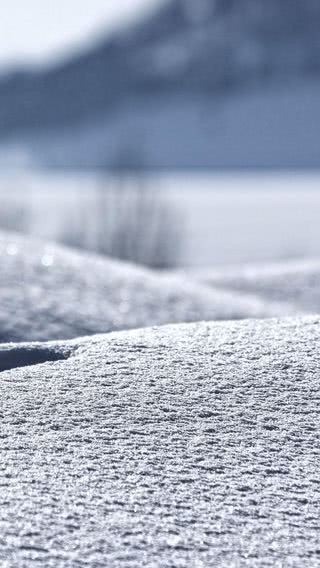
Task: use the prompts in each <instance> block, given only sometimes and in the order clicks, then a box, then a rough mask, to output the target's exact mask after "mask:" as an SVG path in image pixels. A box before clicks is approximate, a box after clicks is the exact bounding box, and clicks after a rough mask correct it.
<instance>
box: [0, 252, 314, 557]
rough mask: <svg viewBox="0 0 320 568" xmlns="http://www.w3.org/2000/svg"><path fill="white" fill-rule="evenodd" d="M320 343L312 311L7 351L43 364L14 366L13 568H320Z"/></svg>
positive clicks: (8, 535)
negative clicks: (306, 315)
mask: <svg viewBox="0 0 320 568" xmlns="http://www.w3.org/2000/svg"><path fill="white" fill-rule="evenodd" d="M68 258H69V257H68ZM70 259H71V257H70ZM319 342H320V320H319V317H309V318H302V319H288V320H282V321H276V320H264V321H262V320H261V321H258V320H251V321H245V322H225V323H215V324H214V323H210V324H208V323H202V324H189V325H176V326H170V327H163V328H156V329H147V330H138V331H129V332H128V331H126V332H121V333H113V334H109V335H107V336H97V337H93V338H91V339H89V338H85V339H83V340H79V341H77V340H75V341H72V342H66V343H63V342H60V343H58V344H57V343H55V344H36V345H29V344H25V345H11V346H4V347H2V348H1V351H0V364H1V362H3V360H4V357H6V358H7V367H9V366H10V365H9V364H8V363H10V361H9V358H10V352H11V354H12V360H11V363H12V364H13V365H14V364H15V363H16V362H17V360H18V359H17V354H18V351H19V352H20V355H19V357H22V359H23V358H24V360H25V365H29V364H32V363H37V359H38V362H39V363H41V364H39V365H35V366H25V367H23V368H20V369H11V370H8V371H5V372H3V373H1V379H0V400H1V403H2V404H1V434H0V436H1V446H0V453H1V468H0V487H1V489H0V498H1V510H0V543H1V544H0V563H1V565H3V566H7V567H14V566H19V567H20V566H21V567H24V566H25V567H27V566H28V568H29V567H33V566H38V567H40V568H42V567H43V568H44V567H49V566H52V567H53V566H54V567H55V568H62V567H63V568H65V567H67V566H78V567H79V568H81V567H85V566H90V567H98V566H99V567H100V566H101V567H104V566H108V567H110V568H118V567H121V568H137V567H138V566H153V567H159V568H160V567H161V568H169V567H173V566H175V567H178V566H179V567H182V566H190V567H191V566H197V567H198V566H199V567H200V566H201V567H209V566H210V567H211V566H219V567H221V568H224V567H225V568H227V567H228V568H236V567H237V568H238V567H240V566H241V567H242V566H243V567H245V566H251V567H252V568H253V567H254V568H256V567H261V568H262V567H264V568H265V567H275V566H279V567H280V566H288V567H289V566H290V567H298V566H299V567H300V566H308V567H310V568H316V567H317V566H319V530H318V524H319V523H318V519H319V487H320V474H319V459H320V452H319V440H318V432H319V426H320V424H319V376H318V375H319V349H318V345H319ZM45 352H47V360H48V362H47V363H46V362H44V357H43V354H44V353H45ZM30 354H31V355H32V356H31V355H30ZM66 357H68V358H66ZM53 358H55V359H59V358H61V359H62V360H56V361H53V360H52V359H53ZM28 361H29V362H28Z"/></svg>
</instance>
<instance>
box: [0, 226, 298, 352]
mask: <svg viewBox="0 0 320 568" xmlns="http://www.w3.org/2000/svg"><path fill="white" fill-rule="evenodd" d="M0 261H1V272H0V303H1V304H0V305H1V310H0V342H1V341H2V342H8V341H32V340H41V341H44V340H51V339H66V338H73V337H77V336H81V335H90V334H94V333H103V332H108V331H111V330H121V329H128V328H137V327H145V326H151V325H158V324H165V323H175V322H189V321H200V320H217V319H240V318H248V317H266V316H272V315H281V314H286V313H288V311H289V312H290V310H289V309H288V308H287V307H285V308H284V307H283V306H282V305H281V304H278V303H276V302H275V303H273V302H268V301H267V302H266V301H264V300H260V299H257V298H256V297H255V296H254V295H253V294H239V293H237V292H224V291H223V290H220V289H217V290H216V289H214V288H212V287H210V286H204V285H201V284H199V283H196V282H194V283H193V282H192V281H191V282H188V281H187V279H186V278H185V277H179V276H161V275H160V274H158V273H155V272H152V271H149V270H146V269H142V268H138V267H136V266H134V265H130V264H125V263H121V262H118V261H115V260H110V259H106V258H102V257H98V256H94V255H90V254H86V253H81V252H76V251H74V250H69V249H67V248H64V247H59V246H56V245H51V244H48V243H45V242H41V241H37V240H33V239H28V238H26V237H21V236H20V237H19V236H17V235H15V234H10V233H0Z"/></svg>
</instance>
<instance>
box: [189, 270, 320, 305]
mask: <svg viewBox="0 0 320 568" xmlns="http://www.w3.org/2000/svg"><path fill="white" fill-rule="evenodd" d="M190 276H191V273H189V277H190ZM192 276H193V277H194V278H195V279H196V280H198V281H200V282H202V283H205V284H207V285H212V286H214V287H215V288H217V287H221V288H223V289H224V290H229V291H232V290H233V291H236V292H238V293H241V292H244V293H250V294H255V295H256V296H258V297H259V298H261V300H263V299H264V300H267V301H268V300H269V301H270V300H271V301H274V302H284V303H285V304H287V305H288V304H289V305H291V309H293V310H295V311H296V312H297V313H298V312H299V311H300V312H305V313H320V260H318V259H305V260H300V261H297V260H296V261H295V260H290V261H282V262H274V263H264V264H248V265H245V266H240V267H228V268H224V269H223V270H221V269H220V270H214V269H204V270H198V271H194V272H192Z"/></svg>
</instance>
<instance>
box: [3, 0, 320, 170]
mask: <svg viewBox="0 0 320 568" xmlns="http://www.w3.org/2000/svg"><path fill="white" fill-rule="evenodd" d="M319 24H320V3H319V1H318V0H268V1H267V2H266V1H265V0H241V1H239V0H197V1H196V2H195V1H194V0H172V1H170V2H165V3H164V4H163V5H162V6H161V7H160V8H159V9H158V10H157V11H156V12H155V13H154V14H152V16H151V17H150V16H149V17H148V18H147V19H145V20H144V21H142V22H140V23H139V24H135V25H134V26H132V27H131V28H129V29H125V30H123V31H121V32H119V33H117V34H115V35H114V36H113V37H111V38H109V39H107V40H106V41H104V42H103V41H102V42H100V44H99V45H96V46H94V47H93V48H92V49H91V50H90V51H88V52H87V53H82V54H80V55H78V56H76V57H74V58H72V59H70V60H68V61H66V62H64V63H63V64H60V65H57V66H55V67H51V68H48V69H46V70H37V71H30V72H28V71H24V72H20V73H15V74H12V75H10V76H7V77H3V78H2V79H1V80H0V140H2V141H3V142H5V143H6V144H7V145H8V143H9V142H10V143H11V144H15V143H16V142H17V141H19V142H20V143H22V142H23V143H24V144H26V145H27V146H28V147H29V148H30V149H31V150H33V152H34V154H35V155H37V156H38V157H39V159H40V161H44V162H48V163H49V164H52V165H70V166H77V165H86V166H106V167H107V166H110V165H112V164H113V163H114V162H116V161H117V160H120V161H122V163H123V164H125V165H126V162H130V160H131V161H133V162H135V161H137V160H138V158H137V154H138V151H137V148H139V152H140V154H141V162H144V163H145V165H146V166H153V165H154V166H188V165H192V166H193V165H204V166H211V165H221V166H227V165H234V166H239V165H240V166H241V165H243V166H246V165H280V166H281V165H283V166H288V165H289V166H290V165H293V166H294V165H297V166H300V165H302V166H304V165H306V166H307V165H320V155H319V156H318V151H317V150H316V147H315V148H313V146H314V144H316V146H317V142H318V141H317V140H315V139H314V136H313V133H311V135H309V134H308V133H307V132H305V133H304V130H303V129H304V118H303V116H302V117H301V116H300V117H299V118H298V122H297V112H298V114H299V112H300V110H301V108H302V106H301V105H303V107H304V108H305V105H307V107H308V112H309V115H310V117H309V119H310V122H311V123H312V124H313V123H314V122H315V121H317V119H319V118H320V103H318V100H319V91H320V56H319V54H320V34H319ZM318 81H319V83H318ZM307 85H309V90H308V88H307V87H306V86H307ZM277 93H279V99H277ZM314 93H316V95H315V96H313V94H314ZM286 97H287V98H286ZM310 97H311V99H312V101H311V99H310ZM311 103H312V105H313V106H312V108H310V104H311ZM226 105H227V106H226ZM239 105H240V106H239ZM279 105H280V106H279ZM281 105H282V107H283V110H284V111H285V112H284V114H286V117H285V122H284V123H283V124H281V119H282V118H281V117H283V113H282V112H281V113H279V112H278V111H277V109H278V110H279V109H281V108H282V107H281ZM237 108H240V111H239V112H240V114H239V112H238V111H237ZM290 109H291V110H290ZM255 111H257V119H258V118H259V120H260V122H259V125H258V126H257V129H258V130H259V129H260V130H261V129H262V133H261V135H262V140H261V141H260V149H261V152H260V154H261V155H260V156H259V158H258V160H256V159H253V160H252V164H251V163H250V159H249V161H248V158H246V157H245V156H243V155H242V154H241V152H240V154H239V156H237V155H236V154H237V152H235V155H233V154H232V151H231V150H230V152H229V149H228V140H229V139H230V138H231V136H232V137H233V138H234V136H235V140H237V137H239V139H240V140H241V139H242V136H244V137H249V138H250V136H251V137H252V135H253V132H252V129H253V130H255V128H256V127H255V126H254V125H255V124H257V123H256V121H255V120H254V119H255V116H254V115H252V113H254V112H255ZM300 114H301V113H300ZM225 115H226V122H225V125H222V123H221V120H222V118H221V117H223V116H225ZM278 115H280V116H278ZM275 116H276V117H277V118H276V120H274V122H275V125H274V126H275V128H276V130H272V129H271V130H270V120H271V123H272V117H275ZM279 120H280V123H279ZM292 120H293V122H294V124H295V122H296V123H297V124H296V130H295V126H294V124H293V125H292ZM210 121H211V123H212V124H211V123H210ZM230 121H231V122H232V125H231V130H229V134H228V133H226V129H228V124H229V125H230ZM250 121H251V122H252V127H251V130H250V129H249V131H248V127H246V123H248V122H249V123H250ZM261 121H262V122H261ZM237 123H239V124H238V126H237ZM289 124H291V127H290V128H289V133H288V135H289V134H290V139H291V140H290V142H291V144H292V137H293V138H295V137H296V138H297V139H299V138H301V136H302V138H303V137H304V136H306V138H307V141H308V140H309V142H310V144H311V145H312V148H311V147H310V151H309V152H308V148H306V147H304V152H302V153H303V154H304V155H305V156H306V159H307V162H308V156H309V159H310V160H311V161H310V164H309V163H305V160H304V158H302V163H301V164H300V163H299V156H298V148H297V151H296V153H297V158H295V152H293V154H292V151H290V149H289V151H288V150H287V152H284V154H281V151H280V154H279V153H278V154H277V156H278V160H276V159H275V158H276V155H275V156H274V157H272V155H271V154H270V152H271V149H272V146H273V144H272V139H273V137H274V138H279V133H278V132H277V128H280V130H281V128H282V131H283V132H282V134H281V132H280V138H281V140H282V138H283V144H284V145H285V132H286V129H287V128H288V125H289ZM312 124H311V126H312ZM309 126H310V125H309V122H308V118H307V119H306V123H305V127H306V128H307V127H309ZM233 127H236V128H237V131H236V132H233V130H232V128H233ZM239 127H240V130H239ZM211 128H212V132H211V131H210V129H211ZM246 128H247V129H246ZM264 128H266V129H267V130H266V131H265V132H263V129H264ZM268 128H269V130H268ZM219 129H220V130H221V129H222V135H221V136H222V137H221V140H222V147H223V148H224V150H223V152H224V153H223V152H222V153H223V155H221V147H220V146H219ZM181 130H182V135H183V136H182V137H181ZM172 137H173V138H174V140H172ZM169 138H170V141H171V143H170V144H169V146H167V145H168V139H169ZM185 138H187V139H188V144H187V147H186V139H185ZM263 141H265V142H268V141H269V146H270V148H269V146H268V147H265V146H264V145H263ZM319 141H320V135H319ZM181 144H182V146H181ZM248 144H249V147H250V140H248ZM256 144H259V139H258V140H253V139H252V140H251V146H252V147H254V146H256ZM166 146H167V147H169V148H170V152H169V155H166V152H165V151H164V149H165V148H166ZM171 148H172V151H173V154H172V151H171ZM219 151H220V157H219ZM228 153H229V154H230V155H228ZM271 153H272V152H271ZM286 154H288V156H287V157H286ZM311 155H312V158H310V156H311ZM217 156H218V158H217ZM290 156H291V158H290ZM139 159H140V158H139ZM296 159H297V160H298V163H293V164H290V163H288V160H289V162H290V160H291V161H294V160H296ZM277 161H279V164H278V163H276V162H277ZM300 161H301V160H300ZM282 162H283V163H282ZM318 162H319V163H318ZM129 165H130V164H129Z"/></svg>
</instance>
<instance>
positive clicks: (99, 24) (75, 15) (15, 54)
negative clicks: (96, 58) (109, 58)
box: [0, 0, 162, 68]
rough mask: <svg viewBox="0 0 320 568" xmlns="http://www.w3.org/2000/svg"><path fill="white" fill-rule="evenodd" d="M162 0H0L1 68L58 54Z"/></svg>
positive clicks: (137, 14) (55, 56) (49, 57)
mask: <svg viewBox="0 0 320 568" xmlns="http://www.w3.org/2000/svg"><path fill="white" fill-rule="evenodd" d="M161 1H162V0H27V1H26V0H8V1H7V0H5V1H4V2H1V16H0V68H4V67H9V66H11V65H17V64H18V65H19V64H23V63H33V62H36V63H37V62H40V63H42V62H46V61H50V60H54V59H56V58H59V57H61V56H62V55H63V54H65V52H66V50H69V51H71V50H74V49H76V48H77V47H78V46H79V45H81V43H83V41H87V42H89V41H90V40H91V41H92V39H93V38H94V37H95V36H96V34H97V33H101V32H103V31H104V30H110V29H114V27H115V26H117V25H119V24H120V25H122V24H123V22H125V21H127V20H128V19H130V18H135V17H139V15H140V14H141V13H143V11H146V10H149V9H152V8H153V7H154V5H155V4H159V2H161Z"/></svg>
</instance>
